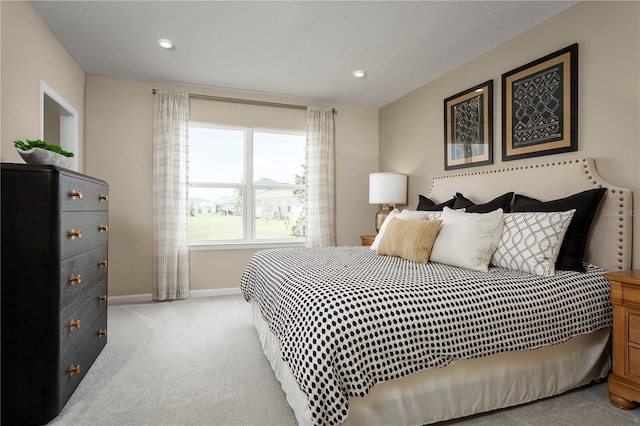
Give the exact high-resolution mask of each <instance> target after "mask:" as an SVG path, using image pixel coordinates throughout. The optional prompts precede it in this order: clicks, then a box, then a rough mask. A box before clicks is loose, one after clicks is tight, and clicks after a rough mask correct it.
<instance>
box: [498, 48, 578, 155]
mask: <svg viewBox="0 0 640 426" xmlns="http://www.w3.org/2000/svg"><path fill="white" fill-rule="evenodd" d="M577 150H578V44H577V43H575V44H572V45H571V46H568V47H565V48H564V49H561V50H558V51H557V52H554V53H551V54H549V55H547V56H544V57H542V58H540V59H538V60H536V61H533V62H530V63H528V64H526V65H523V66H521V67H519V68H516V69H514V70H512V71H509V72H507V73H505V74H502V161H510V160H517V159H520V158H529V157H537V156H541V155H551V154H558V153H561V152H571V151H577Z"/></svg>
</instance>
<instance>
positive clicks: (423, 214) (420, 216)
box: [369, 209, 442, 250]
mask: <svg viewBox="0 0 640 426" xmlns="http://www.w3.org/2000/svg"><path fill="white" fill-rule="evenodd" d="M441 213H442V212H440V211H435V212H428V211H422V210H408V209H404V210H402V212H400V210H398V209H393V210H391V212H390V213H389V215H388V216H387V218H386V219H385V220H384V222H382V226H381V227H380V230H379V231H378V235H376V237H375V238H374V240H373V243H372V244H371V247H369V248H370V249H371V250H377V249H378V247H379V246H380V240H381V239H382V234H384V231H385V228H386V227H387V224H388V223H389V222H390V221H391V219H392V218H394V217H395V218H398V219H402V220H434V219H438V218H440V214H441Z"/></svg>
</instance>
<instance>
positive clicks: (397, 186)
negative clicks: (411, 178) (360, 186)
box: [369, 172, 407, 232]
mask: <svg viewBox="0 0 640 426" xmlns="http://www.w3.org/2000/svg"><path fill="white" fill-rule="evenodd" d="M406 203H407V176H406V175H403V174H400V173H389V172H384V173H370V174H369V204H380V205H381V206H380V210H378V213H376V232H378V231H379V230H380V227H381V226H382V223H383V222H384V220H385V219H386V218H387V216H388V215H389V212H391V209H392V207H394V206H395V205H396V204H406Z"/></svg>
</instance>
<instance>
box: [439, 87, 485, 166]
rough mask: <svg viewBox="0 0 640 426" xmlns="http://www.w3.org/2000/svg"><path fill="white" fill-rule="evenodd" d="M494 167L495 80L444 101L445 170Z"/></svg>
mask: <svg viewBox="0 0 640 426" xmlns="http://www.w3.org/2000/svg"><path fill="white" fill-rule="evenodd" d="M492 163H493V80H489V81H485V82H484V83H481V84H479V85H477V86H475V87H472V88H470V89H468V90H465V91H464V92H460V93H457V94H455V95H453V96H451V97H449V98H447V99H445V100H444V169H445V170H452V169H459V168H463V167H472V166H481V165H485V164H492Z"/></svg>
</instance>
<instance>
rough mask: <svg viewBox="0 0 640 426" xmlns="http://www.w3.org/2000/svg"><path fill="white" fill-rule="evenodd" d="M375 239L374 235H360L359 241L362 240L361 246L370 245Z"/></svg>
mask: <svg viewBox="0 0 640 426" xmlns="http://www.w3.org/2000/svg"><path fill="white" fill-rule="evenodd" d="M375 239H376V236H375V235H360V241H362V245H363V246H370V245H371V244H373V240H375Z"/></svg>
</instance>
